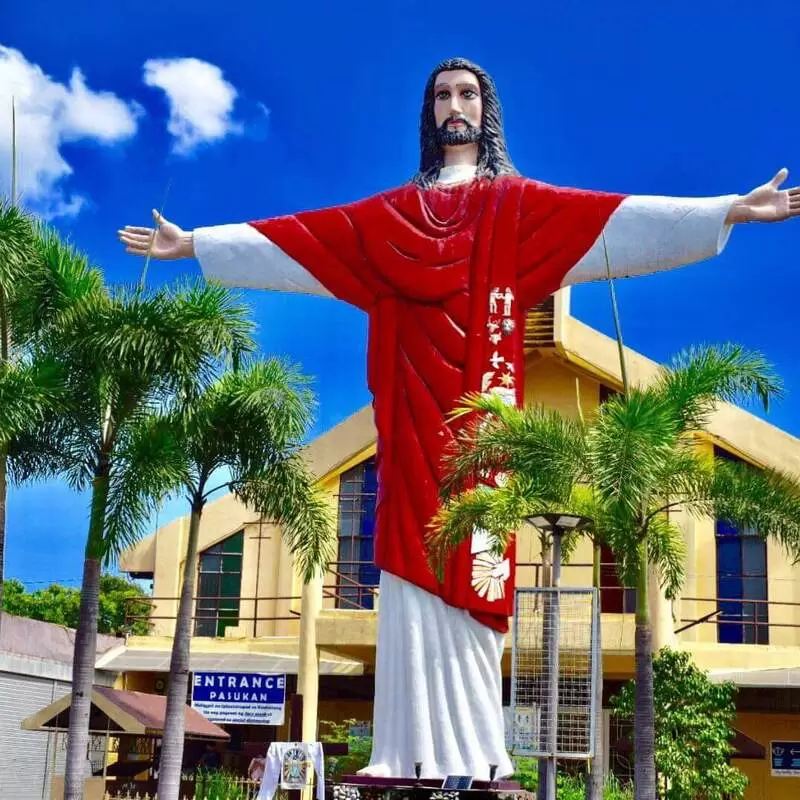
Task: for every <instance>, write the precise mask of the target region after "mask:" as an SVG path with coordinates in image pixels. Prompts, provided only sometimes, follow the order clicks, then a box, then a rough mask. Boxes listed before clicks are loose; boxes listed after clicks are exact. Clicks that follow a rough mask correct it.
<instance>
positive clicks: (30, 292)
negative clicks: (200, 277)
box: [0, 203, 85, 618]
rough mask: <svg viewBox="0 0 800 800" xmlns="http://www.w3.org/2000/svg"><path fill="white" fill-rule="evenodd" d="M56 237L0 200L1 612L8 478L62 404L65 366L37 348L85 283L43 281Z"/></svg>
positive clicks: (31, 454) (31, 453)
mask: <svg viewBox="0 0 800 800" xmlns="http://www.w3.org/2000/svg"><path fill="white" fill-rule="evenodd" d="M54 241H57V239H56V237H55V236H54V234H53V233H52V232H51V231H49V230H47V229H46V228H43V227H42V226H39V225H37V224H36V223H35V222H34V220H33V219H32V218H31V217H30V216H29V215H28V214H26V213H25V212H24V211H22V210H20V209H19V208H18V207H16V206H13V205H8V204H4V203H0V618H1V612H2V608H3V604H2V592H3V578H4V570H3V565H4V560H5V559H4V556H5V529H6V492H7V483H8V480H9V478H10V479H11V480H14V478H15V474H16V473H17V472H18V471H19V470H20V468H22V469H23V471H24V464H23V463H21V461H22V462H26V461H30V460H31V459H32V458H34V457H35V453H36V452H37V451H38V449H39V442H38V440H37V437H36V436H32V435H31V433H32V432H33V431H34V430H35V427H36V426H37V425H38V424H40V423H41V422H42V421H43V420H44V419H45V418H46V416H47V415H48V414H52V413H55V412H57V411H58V410H59V409H61V408H63V406H64V404H65V403H66V395H65V383H64V370H63V368H62V365H61V364H59V363H58V361H57V360H55V359H54V358H53V357H52V355H51V354H49V353H48V352H46V351H44V350H43V349H42V347H41V346H40V344H41V338H42V336H43V335H44V333H45V331H47V330H49V329H50V327H51V326H52V325H53V323H54V320H55V316H56V314H55V312H56V311H57V310H58V309H61V308H63V307H65V306H66V305H67V304H69V303H70V302H72V301H73V300H74V299H77V298H78V297H79V296H81V294H82V291H83V289H84V288H85V287H84V286H82V285H81V284H80V282H75V281H74V280H72V278H73V277H74V276H73V275H64V276H62V277H63V280H62V281H60V282H58V283H55V282H52V281H48V280H47V273H46V263H47V256H48V255H50V254H52V250H53V247H54ZM57 246H58V247H60V248H61V249H62V250H63V251H64V252H69V248H66V247H65V246H63V245H61V244H60V243H58V245H57Z"/></svg>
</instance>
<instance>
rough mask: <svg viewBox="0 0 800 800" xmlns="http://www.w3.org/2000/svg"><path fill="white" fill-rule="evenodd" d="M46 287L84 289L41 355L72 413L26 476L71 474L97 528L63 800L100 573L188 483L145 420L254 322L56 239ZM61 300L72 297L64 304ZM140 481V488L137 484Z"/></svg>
mask: <svg viewBox="0 0 800 800" xmlns="http://www.w3.org/2000/svg"><path fill="white" fill-rule="evenodd" d="M43 250H44V252H45V258H46V270H45V271H46V281H47V282H48V283H49V284H50V285H53V286H71V287H73V288H75V287H77V294H78V296H77V297H72V298H70V302H63V303H62V304H61V305H60V306H59V305H58V302H59V297H58V296H57V295H54V297H55V300H54V302H55V306H54V308H53V309H52V314H53V318H54V322H53V324H52V325H51V326H50V327H49V328H48V330H47V331H45V332H44V334H43V335H42V337H41V347H42V348H43V350H44V351H45V352H48V353H49V354H50V355H51V356H52V357H54V358H55V359H57V360H58V362H59V363H61V364H62V365H63V366H64V367H65V372H66V385H67V395H68V401H69V405H68V407H67V409H66V410H65V411H64V412H62V413H60V414H54V415H51V416H50V417H49V418H48V419H47V420H46V422H45V423H43V424H42V425H39V426H38V427H37V428H36V430H35V431H33V432H32V433H31V434H30V435H29V437H28V441H29V442H30V441H31V440H33V439H35V440H36V442H37V443H38V446H37V447H36V448H35V449H31V450H29V451H28V452H27V455H26V454H25V452H24V447H23V448H22V450H23V453H22V454H21V460H20V466H19V477H20V478H21V479H29V478H31V477H34V476H41V475H43V474H49V475H53V474H56V475H63V476H64V477H66V479H67V480H68V482H69V483H70V485H71V486H72V487H73V488H75V489H77V490H85V489H89V488H91V501H90V514H89V529H88V535H87V541H86V548H85V557H84V570H83V581H82V587H81V607H80V622H79V625H78V630H77V632H76V638H75V655H74V659H73V675H72V705H71V710H70V720H69V740H68V748H67V760H66V770H65V797H66V798H68V800H79V798H81V797H82V796H83V777H84V774H83V773H84V764H85V759H86V748H87V744H88V734H89V711H90V702H91V690H92V684H93V679H94V663H95V654H96V634H97V614H98V595H99V581H100V570H101V566H102V565H103V564H107V563H109V562H113V560H114V559H115V558H116V556H117V555H118V553H119V552H120V551H121V550H123V549H124V548H125V547H126V546H128V545H130V544H131V543H133V542H134V541H136V539H137V537H138V536H139V535H140V534H141V533H142V528H143V525H144V523H145V522H146V521H147V519H148V517H149V516H150V514H151V512H152V511H153V509H154V506H155V504H156V502H157V501H158V499H159V498H160V497H161V496H162V495H163V493H164V492H165V491H166V490H167V489H168V488H169V487H170V486H172V485H174V483H175V481H176V480H178V479H179V475H177V474H176V472H175V466H174V465H175V462H176V459H175V458H173V457H172V448H173V445H174V442H173V440H172V439H171V438H170V437H167V436H162V437H158V436H154V437H151V438H150V439H149V440H148V441H146V442H145V441H142V440H140V439H137V438H136V437H134V436H133V435H132V431H133V428H134V426H135V424H136V423H137V421H138V420H139V419H140V418H141V417H142V416H143V415H145V414H147V413H150V412H151V411H152V410H153V409H154V408H158V407H165V406H167V405H169V404H170V403H171V402H174V401H175V399H176V397H180V398H188V397H191V396H192V395H193V394H195V393H197V392H198V391H199V389H200V387H201V386H202V384H203V382H204V381H207V380H209V379H210V377H211V375H212V374H213V368H214V365H215V364H216V363H218V361H219V359H221V358H224V357H228V358H231V359H233V360H234V361H236V362H238V360H239V359H240V358H241V357H242V355H243V354H244V353H245V352H247V351H249V350H250V349H252V346H253V345H252V340H251V339H250V335H249V332H250V330H251V324H250V322H249V321H248V320H247V319H246V318H245V315H244V310H243V309H242V307H241V306H239V305H237V304H236V303H234V302H233V299H232V295H230V293H229V292H228V291H227V290H225V289H222V288H221V287H219V286H215V285H203V286H198V287H189V288H186V289H183V290H176V291H167V290H160V291H155V292H151V293H147V294H145V293H143V292H141V291H140V292H136V293H127V292H115V293H110V292H108V291H107V290H106V289H105V287H104V286H103V284H102V280H101V277H100V274H99V273H98V272H97V271H95V270H91V269H90V268H89V267H88V263H87V261H86V259H85V257H84V256H82V255H81V254H79V253H77V251H75V250H74V249H72V248H67V247H64V246H63V245H62V244H61V243H60V242H59V241H58V239H57V237H55V236H52V237H50V239H49V240H48V241H47V242H45V243H44V245H43ZM62 299H63V296H62ZM131 474H135V475H136V480H133V479H132V478H131Z"/></svg>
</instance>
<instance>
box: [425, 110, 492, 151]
mask: <svg viewBox="0 0 800 800" xmlns="http://www.w3.org/2000/svg"><path fill="white" fill-rule="evenodd" d="M455 121H457V122H462V123H463V124H464V130H462V131H454V130H450V129H449V128H448V127H447V126H448V124H449V123H451V122H455ZM482 136H483V132H482V131H481V129H480V128H479V127H476V126H475V125H473V124H472V123H471V122H470V121H469V120H468V119H465V118H464V117H449V118H448V119H446V120H445V121H444V122H443V123H442V124H441V125H440V126H439V127H438V128H437V129H436V141H437V143H438V144H439V145H441V146H442V147H457V146H458V145H461V144H474V143H475V142H479V141H480V140H481V137H482Z"/></svg>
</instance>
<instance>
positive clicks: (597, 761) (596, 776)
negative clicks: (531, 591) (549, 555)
mask: <svg viewBox="0 0 800 800" xmlns="http://www.w3.org/2000/svg"><path fill="white" fill-rule="evenodd" d="M600 559H601V550H600V545H599V544H598V543H597V542H595V543H594V557H593V563H592V584H593V585H594V588H595V589H597V604H598V607H599V611H600V613H599V614H598V615H597V644H598V647H597V652H598V655H599V656H600V658H599V661H598V663H597V664H596V665H595V669H596V675H597V679H596V681H595V688H594V704H595V709H596V712H597V716H596V718H595V724H594V756H593V757H592V760H591V762H590V764H589V774H588V775H587V776H586V795H585V796H586V800H603V784H604V783H605V775H604V774H603V761H604V758H603V744H604V743H603V660H602V653H603V648H602V639H601V638H600V633H601V624H602V618H603V613H602V612H603V608H602V606H601V605H600Z"/></svg>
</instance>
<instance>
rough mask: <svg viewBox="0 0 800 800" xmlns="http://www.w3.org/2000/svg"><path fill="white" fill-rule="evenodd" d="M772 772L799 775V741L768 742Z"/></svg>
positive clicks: (792, 775)
mask: <svg viewBox="0 0 800 800" xmlns="http://www.w3.org/2000/svg"><path fill="white" fill-rule="evenodd" d="M770 758H771V762H772V774H773V775H783V776H787V777H793V778H795V777H800V742H770Z"/></svg>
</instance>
